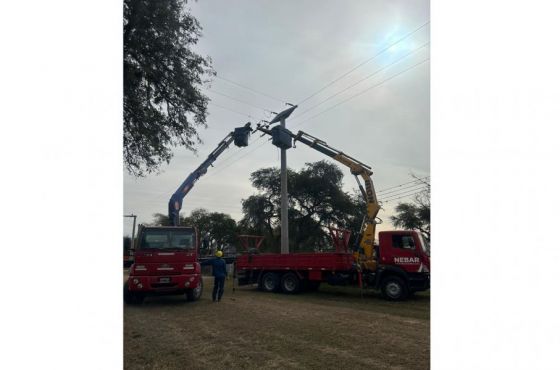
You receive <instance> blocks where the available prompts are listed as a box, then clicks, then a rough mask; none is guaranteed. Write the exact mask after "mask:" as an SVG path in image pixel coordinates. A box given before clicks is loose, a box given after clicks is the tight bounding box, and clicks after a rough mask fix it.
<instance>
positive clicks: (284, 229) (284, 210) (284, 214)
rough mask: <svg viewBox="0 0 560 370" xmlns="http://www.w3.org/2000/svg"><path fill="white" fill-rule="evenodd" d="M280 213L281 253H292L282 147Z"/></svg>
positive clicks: (283, 122)
mask: <svg viewBox="0 0 560 370" xmlns="http://www.w3.org/2000/svg"><path fill="white" fill-rule="evenodd" d="M280 126H282V127H284V128H285V127H286V119H285V118H283V119H282V121H280ZM280 189H281V190H280V199H281V204H280V215H281V229H280V231H281V238H280V253H282V254H287V253H290V244H289V242H290V238H289V231H288V230H289V229H288V170H287V159H286V149H280Z"/></svg>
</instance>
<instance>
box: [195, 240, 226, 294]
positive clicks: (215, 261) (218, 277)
mask: <svg viewBox="0 0 560 370" xmlns="http://www.w3.org/2000/svg"><path fill="white" fill-rule="evenodd" d="M222 256H223V253H222V251H217V252H216V258H212V259H210V260H208V261H204V262H202V263H201V265H211V266H212V275H213V276H214V290H212V301H214V302H216V300H217V301H218V302H220V300H221V299H222V295H223V294H224V283H225V281H226V276H227V270H226V261H225V260H224V259H223V258H222Z"/></svg>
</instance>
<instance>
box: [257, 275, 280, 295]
mask: <svg viewBox="0 0 560 370" xmlns="http://www.w3.org/2000/svg"><path fill="white" fill-rule="evenodd" d="M279 286H280V279H279V277H278V274H277V273H275V272H267V273H265V274H264V275H263V276H262V278H261V282H260V284H259V288H260V290H262V291H263V292H269V293H270V292H275V291H277V290H278V287H279Z"/></svg>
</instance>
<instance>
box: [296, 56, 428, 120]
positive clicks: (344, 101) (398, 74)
mask: <svg viewBox="0 0 560 370" xmlns="http://www.w3.org/2000/svg"><path fill="white" fill-rule="evenodd" d="M428 60H430V58H426V59H424V60H422V61H421V62H419V63H416V64H414V65H412V66H410V67H408V68H406V69H404V70H402V71H400V72H399V73H396V74H394V75H392V76H391V77H389V78H387V79H385V80H383V81H381V82H379V83H377V84H375V85H373V86H370V87H368V88H367V89H365V90H363V91H361V92H359V93H357V94H355V95H352V96H350V97H349V98H348V99H344V100H342V101H340V102H338V103H337V104H335V105H332V106H331V107H329V108H327V109H325V110H323V111H321V112H319V113H317V114H316V115H314V116H311V117H310V118H306V119H304V120H303V121H300V122H299V123H298V124H297V125H295V126H294V127H299V126H301V125H303V123H304V122H307V121H311V120H312V119H315V118H317V117H318V116H320V115H321V114H323V113H325V112H328V111H330V110H331V109H334V108H336V107H338V106H339V105H342V104H344V103H346V102H348V101H350V100H352V99H354V98H357V97H358V96H360V95H362V94H365V93H366V92H368V91H370V90H372V89H374V88H376V87H379V86H381V85H383V84H384V83H385V82H387V81H389V80H392V79H393V78H396V77H398V76H400V75H402V74H403V73H405V72H407V71H409V70H411V69H413V68H415V67H417V66H419V65H420V64H422V63H425V62H427V61H428Z"/></svg>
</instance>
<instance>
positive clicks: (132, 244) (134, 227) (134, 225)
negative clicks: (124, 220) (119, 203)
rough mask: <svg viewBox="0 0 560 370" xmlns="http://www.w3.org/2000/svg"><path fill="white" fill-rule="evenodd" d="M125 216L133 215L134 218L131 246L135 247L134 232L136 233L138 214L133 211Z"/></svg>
mask: <svg viewBox="0 0 560 370" xmlns="http://www.w3.org/2000/svg"><path fill="white" fill-rule="evenodd" d="M123 217H132V218H133V219H134V220H133V221H132V240H131V242H130V245H131V247H132V248H134V234H135V233H136V215H135V214H133V213H131V214H129V215H124V216H123Z"/></svg>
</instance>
